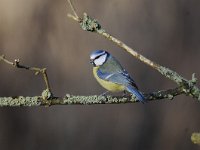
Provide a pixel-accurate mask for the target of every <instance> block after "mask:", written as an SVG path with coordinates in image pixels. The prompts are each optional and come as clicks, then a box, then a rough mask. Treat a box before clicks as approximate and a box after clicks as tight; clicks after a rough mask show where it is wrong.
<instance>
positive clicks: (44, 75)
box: [0, 55, 51, 92]
mask: <svg viewBox="0 0 200 150" xmlns="http://www.w3.org/2000/svg"><path fill="white" fill-rule="evenodd" d="M1 60H2V61H4V62H5V63H7V64H9V65H12V66H14V67H16V68H21V69H26V70H31V71H34V72H35V75H38V74H39V73H40V74H42V76H43V79H44V82H45V86H46V89H47V90H48V91H49V92H51V89H50V84H49V80H48V76H47V72H46V68H37V67H28V66H24V65H21V64H20V60H19V59H15V61H14V62H11V61H9V60H8V59H6V58H5V56H4V55H1V56H0V61H1Z"/></svg>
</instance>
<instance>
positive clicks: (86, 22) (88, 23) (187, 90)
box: [68, 0, 200, 101]
mask: <svg viewBox="0 0 200 150" xmlns="http://www.w3.org/2000/svg"><path fill="white" fill-rule="evenodd" d="M68 3H69V4H70V7H71V9H72V11H73V15H72V14H68V17H70V18H72V19H73V20H75V21H77V22H78V23H79V24H80V26H81V28H82V29H83V30H85V31H90V32H95V33H98V34H99V35H101V36H103V37H105V38H106V39H108V40H110V41H112V42H113V43H114V44H116V45H118V46H119V47H121V48H122V49H124V50H125V51H127V52H128V53H129V54H131V55H132V56H134V57H135V58H137V59H138V60H140V61H142V62H143V63H145V64H147V65H148V66H150V67H152V68H154V69H155V70H157V71H158V72H159V73H161V74H162V75H163V76H165V77H166V78H168V79H170V80H172V81H173V82H175V83H176V84H177V85H178V87H182V91H183V93H184V94H186V95H189V96H191V97H193V98H195V99H197V100H199V101H200V89H199V88H198V87H197V86H196V85H195V84H196V82H197V79H196V78H195V76H194V74H193V75H192V79H191V80H187V79H185V78H184V77H182V76H181V75H179V74H178V73H176V72H175V71H173V70H171V69H169V68H166V67H164V66H161V65H159V64H157V63H155V62H153V61H151V60H150V59H148V58H146V57H144V56H143V55H141V54H139V53H138V52H136V51H135V50H133V49H132V48H131V47H129V46H127V45H126V44H125V43H123V42H122V41H120V40H119V39H117V38H115V37H113V36H112V35H110V34H109V33H107V32H106V31H105V30H104V29H102V27H101V25H100V24H99V23H98V21H97V20H96V19H93V18H91V17H90V16H88V15H87V14H86V13H84V14H83V18H81V17H79V16H78V15H77V13H76V11H75V8H74V6H73V5H72V3H71V1H70V0H68Z"/></svg>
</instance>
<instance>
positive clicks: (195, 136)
mask: <svg viewBox="0 0 200 150" xmlns="http://www.w3.org/2000/svg"><path fill="white" fill-rule="evenodd" d="M191 141H192V142H193V143H194V144H200V133H192V136H191Z"/></svg>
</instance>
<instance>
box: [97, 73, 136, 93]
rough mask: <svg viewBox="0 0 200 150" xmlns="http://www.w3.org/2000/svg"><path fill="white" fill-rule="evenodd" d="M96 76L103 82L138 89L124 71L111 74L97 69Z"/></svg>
mask: <svg viewBox="0 0 200 150" xmlns="http://www.w3.org/2000/svg"><path fill="white" fill-rule="evenodd" d="M97 75H98V77H99V78H101V79H103V80H107V81H111V82H114V83H117V84H122V85H125V86H128V85H132V86H134V87H135V88H136V89H138V88H137V86H136V84H135V82H134V80H133V79H132V78H131V77H130V76H129V74H128V73H127V72H126V71H125V70H123V71H118V72H115V73H112V72H103V71H101V70H100V69H98V71H97Z"/></svg>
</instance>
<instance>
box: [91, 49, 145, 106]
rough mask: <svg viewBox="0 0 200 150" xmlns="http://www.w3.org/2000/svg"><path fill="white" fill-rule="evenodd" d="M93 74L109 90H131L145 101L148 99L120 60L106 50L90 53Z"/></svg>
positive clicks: (130, 91)
mask: <svg viewBox="0 0 200 150" xmlns="http://www.w3.org/2000/svg"><path fill="white" fill-rule="evenodd" d="M90 63H91V64H92V65H93V75H94V77H95V78H96V80H97V81H98V82H99V84H100V85H101V86H103V87H104V88H105V89H106V90H108V91H109V92H122V91H124V92H126V91H127V92H129V93H131V94H132V95H134V96H135V97H136V99H137V100H139V101H140V102H142V103H144V102H146V99H145V97H144V95H143V94H142V93H141V92H140V91H139V90H138V87H137V85H136V84H135V81H134V80H133V79H132V78H131V76H130V75H129V74H128V72H127V71H126V70H125V69H124V68H123V67H122V66H121V64H120V63H119V61H118V60H117V59H116V58H115V57H114V56H112V55H111V54H110V53H109V52H107V51H105V50H94V51H92V52H91V54H90Z"/></svg>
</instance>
